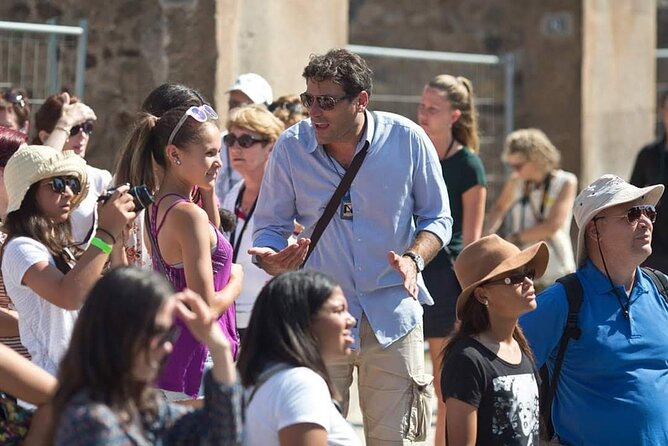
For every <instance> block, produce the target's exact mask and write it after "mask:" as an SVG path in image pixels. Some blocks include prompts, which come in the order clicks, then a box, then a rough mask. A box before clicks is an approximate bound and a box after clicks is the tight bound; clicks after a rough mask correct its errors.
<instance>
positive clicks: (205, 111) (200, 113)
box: [167, 104, 218, 145]
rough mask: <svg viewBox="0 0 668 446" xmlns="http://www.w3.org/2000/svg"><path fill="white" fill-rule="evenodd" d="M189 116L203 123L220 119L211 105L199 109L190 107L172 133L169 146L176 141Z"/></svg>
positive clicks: (168, 141) (168, 142)
mask: <svg viewBox="0 0 668 446" xmlns="http://www.w3.org/2000/svg"><path fill="white" fill-rule="evenodd" d="M188 116H190V117H191V118H193V119H194V120H195V121H197V122H201V123H204V122H206V121H208V120H209V119H218V113H216V111H215V110H214V109H213V108H211V106H210V105H209V104H204V105H201V106H199V107H190V108H189V109H188V110H186V112H185V113H184V114H183V116H181V119H179V122H177V123H176V126H174V130H172V133H170V135H169V139H168V140H167V145H170V144H171V143H172V142H173V141H174V138H175V137H176V134H177V133H179V129H181V126H183V123H184V122H186V119H188Z"/></svg>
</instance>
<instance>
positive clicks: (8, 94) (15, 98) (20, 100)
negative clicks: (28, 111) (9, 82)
mask: <svg viewBox="0 0 668 446" xmlns="http://www.w3.org/2000/svg"><path fill="white" fill-rule="evenodd" d="M2 99H4V100H5V101H7V102H9V103H10V104H14V105H18V106H19V107H25V106H26V101H25V98H24V97H23V95H22V94H21V93H19V92H17V91H13V90H5V91H3V92H2Z"/></svg>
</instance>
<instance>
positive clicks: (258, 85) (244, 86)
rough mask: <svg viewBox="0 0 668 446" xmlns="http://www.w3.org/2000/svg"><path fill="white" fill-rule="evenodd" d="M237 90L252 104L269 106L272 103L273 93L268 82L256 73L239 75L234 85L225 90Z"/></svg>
mask: <svg viewBox="0 0 668 446" xmlns="http://www.w3.org/2000/svg"><path fill="white" fill-rule="evenodd" d="M234 90H239V91H240V92H242V93H243V94H245V95H246V96H248V97H249V99H250V100H251V101H253V104H264V105H267V106H268V105H269V104H271V103H272V102H274V92H273V90H272V89H271V85H269V82H267V80H266V79H265V78H263V77H262V76H260V75H259V74H256V73H245V74H242V75H240V76H239V77H238V78H237V80H235V81H234V84H232V86H231V87H230V88H229V89H228V90H227V92H228V93H229V92H230V91H234Z"/></svg>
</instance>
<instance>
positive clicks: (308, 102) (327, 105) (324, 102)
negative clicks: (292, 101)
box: [299, 93, 355, 111]
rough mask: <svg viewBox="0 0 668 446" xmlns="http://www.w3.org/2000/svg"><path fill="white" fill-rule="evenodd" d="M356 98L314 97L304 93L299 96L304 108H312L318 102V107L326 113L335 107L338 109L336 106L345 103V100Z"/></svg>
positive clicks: (348, 96)
mask: <svg viewBox="0 0 668 446" xmlns="http://www.w3.org/2000/svg"><path fill="white" fill-rule="evenodd" d="M354 97H355V95H354V94H347V95H344V96H341V97H340V98H335V97H334V96H329V95H321V96H313V95H312V94H310V93H302V94H300V95H299V99H301V100H302V104H304V107H306V108H311V107H312V106H313V103H314V102H315V101H318V107H320V108H321V109H323V110H325V111H328V110H332V109H333V108H334V107H336V104H338V103H339V102H341V101H343V100H344V99H352V98H354Z"/></svg>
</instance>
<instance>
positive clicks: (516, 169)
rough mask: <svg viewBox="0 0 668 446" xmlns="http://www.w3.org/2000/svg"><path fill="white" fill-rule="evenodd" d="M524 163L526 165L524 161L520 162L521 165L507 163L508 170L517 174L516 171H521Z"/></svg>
mask: <svg viewBox="0 0 668 446" xmlns="http://www.w3.org/2000/svg"><path fill="white" fill-rule="evenodd" d="M526 163H527V162H526V161H524V162H522V163H508V167H510V168H511V169H512V170H514V171H515V172H517V171H519V170H522V167H524V165H525V164H526Z"/></svg>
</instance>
